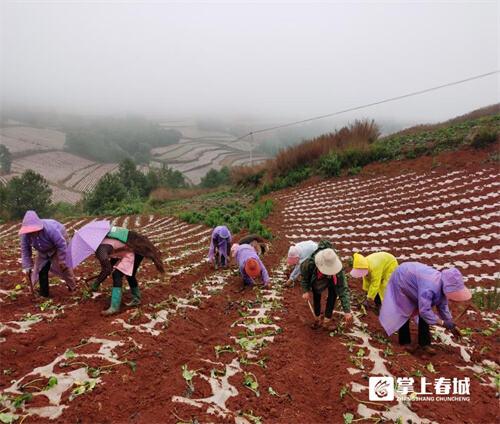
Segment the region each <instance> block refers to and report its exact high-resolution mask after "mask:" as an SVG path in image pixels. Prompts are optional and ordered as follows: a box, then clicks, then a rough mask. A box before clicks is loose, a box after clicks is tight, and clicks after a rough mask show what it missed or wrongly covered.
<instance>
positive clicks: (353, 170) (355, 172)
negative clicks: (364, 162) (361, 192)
mask: <svg viewBox="0 0 500 424" xmlns="http://www.w3.org/2000/svg"><path fill="white" fill-rule="evenodd" d="M361 169H362V168H361V166H353V167H352V168H349V170H348V171H347V175H351V176H352V175H358V174H359V173H360V172H361Z"/></svg>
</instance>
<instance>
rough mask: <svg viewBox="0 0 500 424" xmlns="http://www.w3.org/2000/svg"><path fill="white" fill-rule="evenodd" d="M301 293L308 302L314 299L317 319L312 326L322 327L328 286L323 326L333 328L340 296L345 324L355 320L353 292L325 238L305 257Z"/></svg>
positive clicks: (335, 254) (302, 268)
mask: <svg viewBox="0 0 500 424" xmlns="http://www.w3.org/2000/svg"><path fill="white" fill-rule="evenodd" d="M300 271H301V274H302V281H301V285H302V290H303V291H304V294H303V295H302V297H303V299H304V300H307V301H308V302H310V301H311V298H312V300H313V305H314V316H315V320H314V322H313V324H312V328H318V327H320V326H321V318H320V315H321V294H322V293H323V291H324V290H325V289H328V298H327V300H326V308H325V318H324V320H323V327H325V328H328V329H331V328H332V322H331V321H332V315H333V309H334V307H335V301H336V300H337V297H339V298H340V303H341V304H342V309H343V310H344V314H345V315H344V319H345V323H346V324H350V323H351V322H352V313H351V302H350V298H349V297H350V291H349V286H348V285H347V279H346V276H345V273H344V271H343V267H342V262H341V261H340V259H339V257H338V255H337V253H336V252H335V250H334V249H333V245H332V244H331V243H330V242H329V241H328V240H322V241H320V242H319V244H318V249H317V250H316V251H315V252H314V253H313V254H312V255H311V256H310V257H309V258H308V259H306V260H305V261H304V262H303V263H302V265H301V267H300Z"/></svg>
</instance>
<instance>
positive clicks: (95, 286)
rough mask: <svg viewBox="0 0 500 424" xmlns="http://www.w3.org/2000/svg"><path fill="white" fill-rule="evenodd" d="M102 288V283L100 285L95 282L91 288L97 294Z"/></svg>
mask: <svg viewBox="0 0 500 424" xmlns="http://www.w3.org/2000/svg"><path fill="white" fill-rule="evenodd" d="M100 286H101V284H100V283H98V282H97V281H94V282H93V283H92V285H91V286H90V290H92V291H93V292H96V291H97V290H99V287H100Z"/></svg>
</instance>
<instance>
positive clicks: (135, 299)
mask: <svg viewBox="0 0 500 424" xmlns="http://www.w3.org/2000/svg"><path fill="white" fill-rule="evenodd" d="M130 292H131V293H132V300H131V301H130V302H128V303H126V305H127V306H139V305H140V304H141V291H140V290H139V287H130Z"/></svg>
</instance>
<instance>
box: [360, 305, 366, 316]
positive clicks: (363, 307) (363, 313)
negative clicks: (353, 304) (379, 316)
mask: <svg viewBox="0 0 500 424" xmlns="http://www.w3.org/2000/svg"><path fill="white" fill-rule="evenodd" d="M359 309H360V310H361V312H360V313H359V317H360V318H362V317H364V316H366V315H368V314H367V312H366V308H365V305H361V307H360V308H359Z"/></svg>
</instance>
